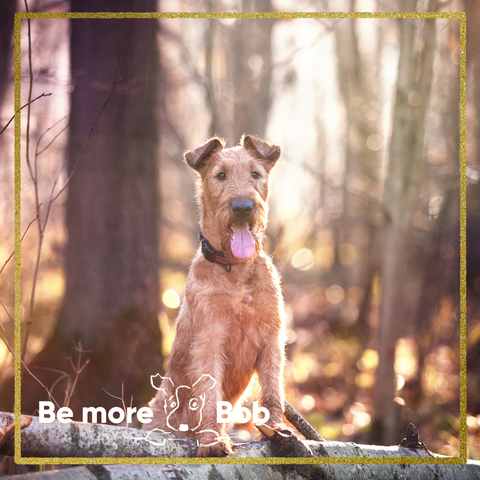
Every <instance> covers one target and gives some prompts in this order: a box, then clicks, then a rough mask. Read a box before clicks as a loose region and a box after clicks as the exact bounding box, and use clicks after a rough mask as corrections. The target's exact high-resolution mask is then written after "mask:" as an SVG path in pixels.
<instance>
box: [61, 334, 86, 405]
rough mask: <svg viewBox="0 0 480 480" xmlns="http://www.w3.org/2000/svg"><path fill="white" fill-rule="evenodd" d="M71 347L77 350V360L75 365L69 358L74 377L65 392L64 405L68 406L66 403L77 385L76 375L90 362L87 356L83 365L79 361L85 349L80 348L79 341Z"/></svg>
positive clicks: (68, 402)
mask: <svg viewBox="0 0 480 480" xmlns="http://www.w3.org/2000/svg"><path fill="white" fill-rule="evenodd" d="M73 348H74V349H75V350H76V351H77V352H78V360H77V366H76V367H75V365H74V364H73V361H72V357H70V358H69V360H70V365H71V366H72V368H73V371H74V372H75V378H74V380H73V384H72V386H71V387H70V388H69V389H68V390H67V392H66V395H65V402H64V406H65V407H68V405H69V404H70V400H71V399H72V396H73V392H74V390H75V387H76V386H77V382H78V377H79V376H80V374H81V373H82V371H83V369H84V368H85V367H86V366H87V365H88V364H89V363H90V359H89V358H87V360H85V363H84V364H83V365H81V363H82V353H83V352H85V350H83V349H82V344H81V342H78V345H77V346H75V345H74V347H73Z"/></svg>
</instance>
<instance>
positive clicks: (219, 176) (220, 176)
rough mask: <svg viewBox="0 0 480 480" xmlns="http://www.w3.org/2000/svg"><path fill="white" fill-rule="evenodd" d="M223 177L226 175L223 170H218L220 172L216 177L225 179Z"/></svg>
mask: <svg viewBox="0 0 480 480" xmlns="http://www.w3.org/2000/svg"><path fill="white" fill-rule="evenodd" d="M225 177H226V175H225V174H224V173H223V172H220V173H219V174H218V175H217V178H218V179H219V180H225Z"/></svg>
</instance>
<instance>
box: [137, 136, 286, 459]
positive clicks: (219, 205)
mask: <svg viewBox="0 0 480 480" xmlns="http://www.w3.org/2000/svg"><path fill="white" fill-rule="evenodd" d="M279 157H280V148H279V147H278V146H277V145H273V144H270V143H268V142H266V141H263V140H260V139H258V138H256V137H254V136H251V135H244V136H243V137H242V139H241V144H240V145H239V146H236V147H233V148H225V144H224V142H223V141H222V140H221V139H219V138H212V139H210V140H208V141H207V142H206V143H204V144H203V145H201V146H199V147H197V148H195V149H194V150H191V151H189V152H187V153H185V155H184V159H185V161H186V163H187V164H188V166H190V167H191V168H192V169H193V170H194V171H195V172H196V173H197V174H198V183H197V200H198V203H199V205H200V211H201V220H200V231H199V237H200V242H201V244H200V248H199V250H198V252H197V254H196V255H195V258H194V259H193V263H192V265H191V269H190V272H189V275H188V279H187V283H186V287H185V300H184V302H183V304H182V306H181V309H180V312H179V315H178V318H177V323H176V333H175V339H174V342H173V346H172V350H171V354H170V359H169V363H168V371H167V373H166V375H165V377H161V384H160V386H159V387H157V386H155V385H154V383H153V380H152V385H154V386H155V388H156V389H157V390H158V393H157V395H156V396H155V398H154V399H153V400H152V401H151V402H150V408H151V409H152V411H153V419H152V422H151V423H150V424H147V425H146V426H145V428H147V429H158V430H161V431H164V432H171V433H180V434H182V435H187V436H191V437H196V438H197V440H198V445H199V446H198V451H197V455H198V456H200V457H217V456H225V455H228V454H230V453H231V452H232V443H231V440H230V438H229V437H228V436H227V435H226V433H225V424H224V423H218V422H217V402H219V401H228V402H230V403H231V404H232V406H235V405H236V404H237V403H239V402H240V401H241V398H242V395H244V393H245V391H246V390H247V387H248V386H249V384H250V382H251V380H252V377H253V375H254V374H255V373H257V375H258V378H259V382H260V387H261V397H260V404H261V405H262V407H265V408H266V409H267V410H268V412H269V414H270V415H269V419H268V421H267V425H269V426H270V427H272V428H275V429H279V430H282V429H284V428H285V426H284V425H283V419H282V415H283V402H284V388H283V366H284V362H285V358H284V347H285V341H284V320H285V311H284V303H283V296H282V292H281V287H280V277H279V274H278V272H277V270H276V268H275V266H274V265H273V264H272V262H271V260H270V258H269V257H268V256H267V255H266V254H265V253H264V252H263V250H262V243H263V236H264V231H265V229H266V226H267V219H268V206H267V199H268V193H269V174H270V171H271V169H272V168H273V166H274V165H275V163H276V162H277V160H278V159H279ZM153 378H154V377H152V379H153ZM207 380H208V381H207ZM212 380H213V381H212ZM207 384H208V388H206V385H207ZM179 386H183V387H184V388H178V387H179ZM200 405H201V408H200Z"/></svg>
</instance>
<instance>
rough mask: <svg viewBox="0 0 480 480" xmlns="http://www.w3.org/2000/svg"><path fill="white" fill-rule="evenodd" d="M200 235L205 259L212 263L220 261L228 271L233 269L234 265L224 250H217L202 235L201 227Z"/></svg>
mask: <svg viewBox="0 0 480 480" xmlns="http://www.w3.org/2000/svg"><path fill="white" fill-rule="evenodd" d="M198 236H199V237H200V242H201V243H202V253H203V256H204V257H205V259H206V260H208V261H209V262H212V263H219V264H220V265H222V266H223V268H225V270H226V271H227V272H230V271H231V270H232V265H231V263H230V262H229V261H228V258H227V256H226V255H225V254H224V253H223V252H220V251H219V250H215V249H214V248H213V247H212V245H211V244H210V242H209V241H208V240H207V239H206V238H205V237H204V236H203V235H202V229H201V228H199V229H198Z"/></svg>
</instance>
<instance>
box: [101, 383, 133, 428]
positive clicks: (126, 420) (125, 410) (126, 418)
mask: <svg viewBox="0 0 480 480" xmlns="http://www.w3.org/2000/svg"><path fill="white" fill-rule="evenodd" d="M102 390H103V391H104V392H105V393H106V394H107V395H108V396H110V397H112V398H116V399H117V400H120V401H121V402H122V408H123V412H124V413H125V427H128V423H129V422H128V416H127V407H126V405H125V398H124V397H125V392H124V385H123V382H122V396H121V397H117V396H116V395H113V394H112V393H109V392H107V391H106V390H105V389H104V388H102ZM132 405H133V395H132V396H131V397H130V407H131V406H132Z"/></svg>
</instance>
